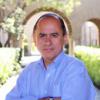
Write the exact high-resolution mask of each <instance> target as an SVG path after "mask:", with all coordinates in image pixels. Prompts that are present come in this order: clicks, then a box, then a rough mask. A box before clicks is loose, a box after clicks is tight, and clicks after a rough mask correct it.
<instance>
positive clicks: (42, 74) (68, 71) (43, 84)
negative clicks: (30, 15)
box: [6, 52, 95, 100]
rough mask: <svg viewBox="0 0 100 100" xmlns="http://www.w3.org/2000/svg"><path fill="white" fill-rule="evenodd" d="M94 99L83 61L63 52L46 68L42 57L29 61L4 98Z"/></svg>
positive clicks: (19, 99) (27, 99) (15, 99)
mask: <svg viewBox="0 0 100 100" xmlns="http://www.w3.org/2000/svg"><path fill="white" fill-rule="evenodd" d="M48 96H50V97H61V100H95V89H94V86H93V84H92V81H91V79H90V77H89V75H88V73H87V70H86V68H85V66H84V64H83V63H82V62H81V61H80V60H78V59H76V58H74V57H71V56H69V55H66V54H65V53H64V52H61V53H60V54H59V55H58V56H57V57H56V58H55V60H54V61H53V62H52V63H51V64H49V65H48V68H47V69H45V67H44V64H43V60H42V58H41V59H40V60H39V61H35V62H32V63H31V64H29V65H28V66H27V67H26V68H25V69H24V70H23V72H22V73H21V74H20V76H19V78H18V80H17V83H16V86H15V87H14V88H13V89H12V90H11V92H9V93H8V95H7V96H6V100H38V99H39V98H42V97H48Z"/></svg>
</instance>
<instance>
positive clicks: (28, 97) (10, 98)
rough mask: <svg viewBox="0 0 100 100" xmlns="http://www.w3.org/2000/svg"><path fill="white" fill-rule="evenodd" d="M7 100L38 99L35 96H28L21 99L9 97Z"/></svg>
mask: <svg viewBox="0 0 100 100" xmlns="http://www.w3.org/2000/svg"><path fill="white" fill-rule="evenodd" d="M6 100H38V98H36V97H34V96H26V97H21V98H17V97H16V98H15V97H10V96H7V97H6Z"/></svg>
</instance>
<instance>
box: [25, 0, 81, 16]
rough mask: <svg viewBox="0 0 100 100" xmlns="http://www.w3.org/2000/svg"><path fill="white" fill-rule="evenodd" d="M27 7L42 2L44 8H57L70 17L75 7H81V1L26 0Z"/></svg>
mask: <svg viewBox="0 0 100 100" xmlns="http://www.w3.org/2000/svg"><path fill="white" fill-rule="evenodd" d="M25 2H26V4H27V5H30V4H32V3H33V2H34V3H36V4H38V3H39V2H41V4H43V6H44V7H52V8H56V9H58V10H60V11H62V12H64V13H65V14H66V15H67V16H68V15H70V14H71V13H72V11H73V9H74V7H76V6H79V5H80V4H81V3H80V0H25Z"/></svg>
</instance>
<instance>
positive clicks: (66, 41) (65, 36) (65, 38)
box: [64, 34, 69, 45]
mask: <svg viewBox="0 0 100 100" xmlns="http://www.w3.org/2000/svg"><path fill="white" fill-rule="evenodd" d="M65 44H69V43H68V34H65V35H64V45H65Z"/></svg>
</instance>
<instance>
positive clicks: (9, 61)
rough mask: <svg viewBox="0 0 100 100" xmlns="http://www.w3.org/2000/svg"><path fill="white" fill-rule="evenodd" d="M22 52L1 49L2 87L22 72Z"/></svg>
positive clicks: (0, 69)
mask: <svg viewBox="0 0 100 100" xmlns="http://www.w3.org/2000/svg"><path fill="white" fill-rule="evenodd" d="M19 56H20V50H19V49H17V48H16V49H15V48H0V85H3V84H4V83H5V82H6V80H7V79H8V78H9V77H11V76H12V75H15V74H17V73H18V72H19V70H20V64H19Z"/></svg>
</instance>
